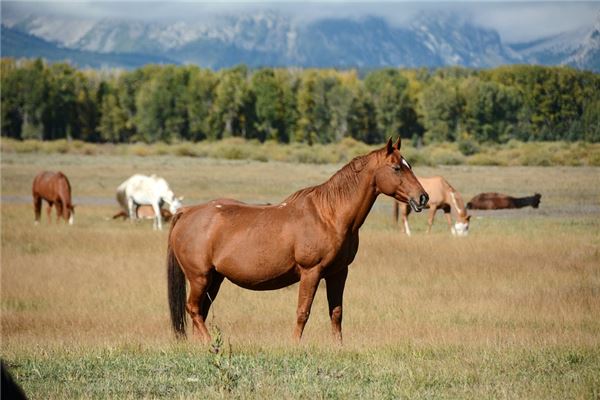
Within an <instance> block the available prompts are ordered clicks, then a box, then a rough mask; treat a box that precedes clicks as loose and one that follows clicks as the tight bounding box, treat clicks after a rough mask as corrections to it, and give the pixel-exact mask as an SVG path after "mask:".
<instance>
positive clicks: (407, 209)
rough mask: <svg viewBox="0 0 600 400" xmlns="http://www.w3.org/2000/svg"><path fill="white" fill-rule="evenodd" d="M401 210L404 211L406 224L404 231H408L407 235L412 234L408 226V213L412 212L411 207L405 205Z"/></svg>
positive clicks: (403, 219)
mask: <svg viewBox="0 0 600 400" xmlns="http://www.w3.org/2000/svg"><path fill="white" fill-rule="evenodd" d="M401 211H402V225H403V226H404V233H406V235H407V236H410V227H409V226H408V214H410V207H408V206H404V205H403V206H402V208H401Z"/></svg>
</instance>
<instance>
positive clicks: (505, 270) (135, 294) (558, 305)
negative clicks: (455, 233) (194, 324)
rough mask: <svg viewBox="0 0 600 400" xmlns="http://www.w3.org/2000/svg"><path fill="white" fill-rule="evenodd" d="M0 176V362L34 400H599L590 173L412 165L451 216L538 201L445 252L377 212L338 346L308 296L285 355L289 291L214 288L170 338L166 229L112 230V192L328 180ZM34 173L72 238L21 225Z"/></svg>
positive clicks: (187, 160) (444, 243) (23, 169)
mask: <svg viewBox="0 0 600 400" xmlns="http://www.w3.org/2000/svg"><path fill="white" fill-rule="evenodd" d="M409 160H410V159H409ZM1 162H2V164H1V173H2V174H1V182H2V196H3V201H2V204H1V205H0V212H1V222H2V225H1V235H2V236H1V239H2V243H1V257H2V259H1V261H2V264H1V271H0V272H1V280H0V285H1V287H0V289H1V291H0V322H1V327H2V342H1V345H0V357H2V359H3V360H4V361H5V362H6V363H7V365H8V366H9V368H10V369H11V371H12V373H13V374H14V376H15V378H16V379H17V381H18V382H19V383H20V384H21V385H22V386H23V388H24V390H25V392H26V393H27V394H28V396H29V397H30V398H32V399H37V398H40V399H42V398H43V399H63V398H84V399H87V398H101V399H105V398H165V399H178V398H256V399H263V398H306V399H313V398H339V399H346V398H374V399H379V398H394V399H395V398H411V399H412V398H416V399H429V398H452V399H454V398H473V399H480V398H509V399H512V398H516V399H597V398H598V397H599V396H600V374H598V371H599V370H600V189H599V187H598V177H599V176H600V170H599V169H598V168H597V167H501V166H464V165H463V166H444V167H437V168H433V167H428V166H423V167H415V170H416V172H417V174H419V175H423V176H430V175H435V174H440V175H443V176H445V177H446V178H447V179H448V180H449V181H450V182H451V183H452V184H453V185H454V186H455V187H456V188H457V189H459V190H460V191H461V193H463V195H464V197H465V199H468V198H470V196H473V195H475V194H477V193H479V192H482V191H499V192H504V193H508V194H513V195H526V194H532V193H533V192H534V191H538V192H540V193H542V195H543V197H542V203H541V206H540V209H538V210H533V209H531V208H527V209H523V210H518V211H503V212H474V213H473V220H472V221H473V222H472V227H471V233H470V235H469V237H467V238H462V239H458V238H452V237H451V236H450V234H449V233H448V228H447V226H446V223H445V221H444V219H443V218H442V216H441V215H438V217H437V219H436V223H435V225H434V229H433V231H432V233H431V234H430V235H426V234H424V230H425V226H426V215H423V214H411V225H412V228H413V236H412V237H411V238H407V237H406V236H404V235H403V234H402V233H401V232H400V230H399V227H398V226H397V225H395V224H394V223H393V222H392V220H391V210H392V202H391V200H390V199H388V198H384V197H381V198H380V199H379V200H378V201H377V203H376V204H375V206H374V207H373V210H372V212H371V214H370V215H369V217H368V219H367V221H366V223H365V225H364V226H363V228H362V230H361V244H360V249H359V252H358V255H357V258H356V260H355V262H354V263H353V264H352V266H351V267H350V274H349V277H348V282H347V287H346V292H345V303H344V304H345V305H344V307H345V308H344V346H343V347H338V346H337V345H335V344H334V343H333V341H332V340H331V338H330V332H329V321H328V316H327V305H326V296H325V291H324V285H321V287H320V288H319V290H318V293H317V296H316V298H315V303H314V305H313V309H312V313H311V317H310V321H309V323H308V325H307V328H306V331H305V335H304V337H303V343H302V344H301V345H300V346H295V345H293V344H292V341H291V333H292V328H293V321H294V316H295V307H296V301H297V286H296V285H294V286H292V287H290V288H286V289H282V290H278V291H272V292H252V291H247V290H243V289H240V288H238V287H236V286H234V285H233V284H231V283H229V282H227V281H226V282H224V284H223V287H222V289H221V292H220V293H219V297H218V299H216V301H215V304H214V306H213V308H212V309H211V310H212V311H211V313H210V315H209V319H208V325H209V329H211V330H212V332H213V334H214V335H213V336H214V341H213V343H212V344H211V345H208V346H204V345H201V344H199V343H198V342H197V341H195V340H194V338H192V337H191V338H190V339H189V340H187V341H185V342H178V341H176V340H175V339H174V337H173V334H172V332H171V329H170V322H169V316H168V311H167V303H166V273H165V249H166V236H167V232H166V231H163V232H154V231H152V229H151V222H150V221H144V222H142V223H138V224H130V223H127V222H123V221H113V220H112V219H110V216H111V215H112V214H113V213H114V212H115V211H116V210H117V205H116V201H115V200H114V191H115V189H116V187H117V186H118V184H119V183H121V182H122V181H123V180H124V179H125V178H127V177H128V176H129V175H131V174H133V173H135V172H142V173H157V174H159V175H162V176H164V177H165V178H167V180H168V181H169V183H170V184H171V187H172V188H173V189H174V191H175V193H176V194H177V195H185V197H186V199H185V200H184V202H185V203H186V204H193V203H195V202H198V201H205V200H209V199H211V198H215V197H221V196H223V197H234V198H238V199H241V200H246V201H259V202H273V203H275V202H279V201H281V200H283V199H284V198H285V197H286V196H287V195H289V194H290V193H292V192H293V191H295V190H297V189H299V188H301V187H305V186H308V185H313V184H317V183H321V182H323V181H324V180H325V179H327V178H328V177H329V176H330V175H331V174H333V173H334V172H335V171H336V170H337V169H338V168H339V166H340V164H319V165H315V164H292V163H285V162H278V161H268V162H264V161H248V160H222V159H219V160H215V159H211V158H201V157H180V156H176V155H172V154H164V155H149V156H146V157H137V156H131V155H129V156H128V155H117V154H115V155H102V156H99V155H96V156H95V155H83V154H72V153H64V154H62V153H41V152H40V153H15V152H8V153H3V154H2V161H1ZM42 169H51V170H57V169H61V170H63V171H64V172H65V173H66V174H67V176H69V178H70V180H71V184H72V186H73V192H74V195H75V198H76V199H80V202H79V203H78V205H77V209H76V210H77V211H76V219H75V225H74V226H71V227H69V226H66V225H64V224H59V225H57V224H55V223H52V224H48V223H47V222H46V220H45V215H43V218H42V224H40V225H39V226H34V225H33V223H32V220H33V211H32V207H31V205H30V204H29V196H30V185H31V181H32V179H33V176H34V175H35V174H36V173H37V172H38V171H39V170H42ZM11 196H12V197H13V198H12V199H11V200H10V201H5V199H8V198H9V197H11ZM22 201H26V202H25V203H23V202H22ZM190 333H191V332H190ZM217 350H218V351H217Z"/></svg>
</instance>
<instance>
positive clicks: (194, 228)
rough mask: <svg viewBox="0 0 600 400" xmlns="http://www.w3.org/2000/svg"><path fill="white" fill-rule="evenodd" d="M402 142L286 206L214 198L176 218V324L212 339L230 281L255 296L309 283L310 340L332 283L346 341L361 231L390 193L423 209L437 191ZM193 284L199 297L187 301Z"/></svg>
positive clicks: (334, 309) (335, 326) (172, 250)
mask: <svg viewBox="0 0 600 400" xmlns="http://www.w3.org/2000/svg"><path fill="white" fill-rule="evenodd" d="M399 149H400V140H398V142H397V143H396V144H395V145H392V142H391V140H390V141H388V143H387V145H386V146H384V147H383V148H382V149H379V150H375V151H373V152H371V153H369V154H367V155H364V156H361V157H357V158H355V159H353V160H352V161H351V162H350V163H348V164H347V165H346V166H344V167H343V168H342V169H340V170H339V171H338V172H337V173H336V174H334V175H333V176H332V177H331V178H330V179H329V180H328V181H327V182H325V183H323V184H321V185H318V186H313V187H309V188H306V189H302V190H299V191H298V192H296V193H294V194H292V195H291V196H289V197H288V198H287V199H285V200H284V201H283V202H282V203H280V204H278V205H272V206H271V205H269V206H264V205H263V206H252V205H247V204H243V203H240V202H237V201H235V200H230V199H223V200H213V201H211V202H209V203H206V204H202V205H197V206H193V207H185V208H183V209H182V210H181V211H179V212H178V213H176V214H175V216H174V217H173V222H172V225H171V231H170V233H169V242H168V256H167V268H168V274H167V275H168V292H169V308H170V311H171V322H172V326H173V329H174V330H175V332H176V334H177V335H178V336H180V337H183V336H185V325H186V315H185V312H186V311H187V313H188V314H189V315H190V317H191V319H192V322H193V326H194V328H195V330H196V332H197V334H198V335H199V336H200V338H201V339H203V340H204V341H209V340H210V335H209V333H208V330H207V329H206V325H205V319H206V316H207V315H208V311H209V308H210V306H211V304H212V302H213V301H214V300H215V298H216V297H217V293H218V291H219V287H220V286H221V283H222V282H223V279H224V278H227V279H229V280H230V281H231V282H233V283H234V284H236V285H238V286H241V287H243V288H246V289H251V290H274V289H280V288H283V287H286V286H289V285H291V284H293V283H296V282H298V281H300V287H299V293H298V306H297V313H296V328H295V330H294V338H295V339H296V340H298V341H299V340H300V338H301V336H302V332H303V330H304V326H305V324H306V322H307V320H308V316H309V313H310V309H311V306H312V302H313V298H314V296H315V293H316V291H317V287H318V285H319V282H320V281H321V279H325V282H326V285H327V301H328V303H329V316H330V319H331V326H332V332H333V335H334V337H336V338H337V339H338V340H339V341H341V339H342V298H343V292H344V285H345V282H346V276H347V274H348V265H349V264H350V263H352V261H353V260H354V257H355V255H356V252H357V250H358V230H359V228H360V227H361V225H362V224H363V222H364V221H365V219H366V218H367V215H368V214H369V211H370V210H371V207H372V206H373V203H374V202H375V199H376V198H377V196H378V195H379V194H381V193H383V194H386V195H388V196H392V197H394V198H395V199H396V200H399V201H402V202H408V203H409V204H411V206H412V207H413V208H414V210H415V211H417V212H418V211H420V210H421V209H422V208H423V207H424V206H425V205H426V204H427V194H426V193H425V191H424V190H423V188H422V187H421V185H420V184H419V182H418V181H417V179H416V178H415V176H414V175H413V173H412V171H411V170H410V166H409V165H408V163H407V162H406V161H405V160H404V159H403V158H402V156H401V154H400V152H399ZM186 278H187V280H188V281H189V283H190V293H189V297H188V298H187V302H186Z"/></svg>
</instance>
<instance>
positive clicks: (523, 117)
mask: <svg viewBox="0 0 600 400" xmlns="http://www.w3.org/2000/svg"><path fill="white" fill-rule="evenodd" d="M1 96H2V104H1V106H2V135H3V136H7V137H12V138H16V139H42V140H52V139H61V138H71V139H79V140H84V141H90V142H114V143H121V142H123V143H131V142H146V143H155V142H177V141H200V140H206V139H208V140H218V139H222V138H227V137H243V138H245V139H257V140H258V141H261V142H263V141H266V140H274V141H277V142H280V143H289V142H301V143H308V144H314V143H322V144H324V143H333V142H338V141H340V140H341V139H343V138H345V137H352V138H354V139H356V140H360V141H363V142H365V143H369V144H371V143H381V142H383V141H384V140H385V138H387V137H390V136H397V135H401V136H402V137H404V138H411V139H412V140H413V142H414V143H433V142H448V141H449V142H457V143H458V144H459V146H460V148H461V151H462V152H463V153H464V154H468V153H469V150H470V147H471V146H474V145H475V144H476V143H484V142H486V143H504V142H507V141H509V140H510V139H518V140H522V141H530V140H567V141H576V140H584V141H590V142H600V75H598V74H594V73H592V72H585V71H577V70H574V69H571V68H563V67H539V66H505V67H499V68H494V69H489V70H473V69H465V68H442V69H438V70H427V69H417V70H408V69H392V68H389V69H381V70H375V71H371V72H368V73H366V74H365V75H364V76H360V75H359V74H358V73H357V72H356V71H353V70H350V71H338V70H328V69H318V70H316V69H307V70H302V69H273V68H261V69H257V70H250V69H248V68H246V67H245V66H238V67H235V68H231V69H224V70H221V71H218V72H214V71H211V70H207V69H201V68H198V67H196V66H169V65H167V66H159V65H149V66H145V67H143V68H139V69H137V70H134V71H110V72H108V71H96V70H77V69H75V68H73V67H71V66H70V65H68V64H64V63H63V64H60V63H59V64H45V63H44V62H43V61H41V60H21V61H15V60H12V59H2V60H1Z"/></svg>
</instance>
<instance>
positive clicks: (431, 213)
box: [427, 206, 437, 233]
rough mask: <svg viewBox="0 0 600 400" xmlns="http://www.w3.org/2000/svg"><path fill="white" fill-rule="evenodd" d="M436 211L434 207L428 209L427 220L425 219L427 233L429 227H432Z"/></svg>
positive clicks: (429, 230)
mask: <svg viewBox="0 0 600 400" xmlns="http://www.w3.org/2000/svg"><path fill="white" fill-rule="evenodd" d="M436 211H437V207H436V206H431V208H430V209H429V218H428V219H427V233H429V232H431V226H432V225H433V219H434V218H435V212H436Z"/></svg>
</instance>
